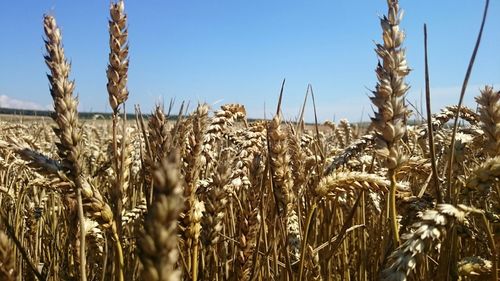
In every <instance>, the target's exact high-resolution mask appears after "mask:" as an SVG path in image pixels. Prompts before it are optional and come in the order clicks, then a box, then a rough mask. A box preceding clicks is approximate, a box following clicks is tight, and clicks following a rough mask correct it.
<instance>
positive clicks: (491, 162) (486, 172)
mask: <svg viewBox="0 0 500 281" xmlns="http://www.w3.org/2000/svg"><path fill="white" fill-rule="evenodd" d="M499 178H500V156H497V157H494V158H490V159H487V160H486V161H485V162H484V163H482V164H481V165H480V166H478V167H476V168H475V169H474V170H472V173H471V175H470V176H469V178H468V179H467V185H466V187H467V188H469V189H471V190H476V191H479V192H482V193H489V192H490V191H491V188H492V186H493V185H494V184H495V183H496V182H497V181H498V179H499Z"/></svg>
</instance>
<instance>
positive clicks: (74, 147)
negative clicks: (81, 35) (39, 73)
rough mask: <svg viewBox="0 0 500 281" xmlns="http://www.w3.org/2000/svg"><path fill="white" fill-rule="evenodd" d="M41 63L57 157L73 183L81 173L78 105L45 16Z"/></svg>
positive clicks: (57, 36) (54, 30) (57, 37)
mask: <svg viewBox="0 0 500 281" xmlns="http://www.w3.org/2000/svg"><path fill="white" fill-rule="evenodd" d="M44 30H45V36H46V40H45V49H46V50H47V55H46V56H45V63H46V64H47V66H48V67H49V70H50V74H48V75H47V77H48V78H49V82H50V94H51V95H52V99H53V101H54V110H55V112H54V113H53V114H52V119H54V121H55V122H56V123H57V128H54V132H55V134H56V135H57V136H58V137H59V140H60V143H58V144H57V147H58V153H59V157H61V159H62V160H63V163H64V165H65V167H66V168H67V169H68V170H69V171H70V173H71V177H72V178H73V179H76V178H77V177H78V176H79V175H80V173H81V151H80V146H79V143H80V141H81V130H80V128H79V125H78V112H77V105H78V101H77V99H76V98H75V97H73V90H74V88H75V84H74V82H73V81H70V80H69V72H70V65H69V63H68V62H67V60H66V58H65V56H64V49H63V47H62V36H61V32H60V29H59V28H58V27H57V24H56V20H55V19H54V17H51V16H45V18H44Z"/></svg>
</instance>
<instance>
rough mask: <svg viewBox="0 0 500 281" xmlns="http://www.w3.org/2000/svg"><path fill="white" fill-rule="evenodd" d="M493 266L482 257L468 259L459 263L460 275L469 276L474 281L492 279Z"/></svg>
mask: <svg viewBox="0 0 500 281" xmlns="http://www.w3.org/2000/svg"><path fill="white" fill-rule="evenodd" d="M492 268H493V265H492V264H491V261H489V260H485V259H483V258H481V257H466V258H463V259H462V260H460V261H459V262H458V275H460V276H464V277H465V276H467V277H469V278H471V279H473V280H487V279H488V278H491V277H490V276H491V270H492Z"/></svg>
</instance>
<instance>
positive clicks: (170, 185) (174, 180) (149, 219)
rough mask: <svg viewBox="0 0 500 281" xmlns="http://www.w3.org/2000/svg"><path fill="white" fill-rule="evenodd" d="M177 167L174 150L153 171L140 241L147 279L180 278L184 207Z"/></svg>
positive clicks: (145, 278) (153, 280) (176, 156)
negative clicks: (179, 225) (179, 227)
mask: <svg viewBox="0 0 500 281" xmlns="http://www.w3.org/2000/svg"><path fill="white" fill-rule="evenodd" d="M178 167H179V159H178V154H177V153H172V154H171V155H170V156H169V157H168V159H163V160H162V161H161V162H160V163H159V165H158V167H157V168H156V170H155V172H154V189H153V194H154V196H153V204H152V206H151V209H150V211H149V212H148V214H147V216H146V218H145V220H144V235H143V237H142V239H140V241H139V257H140V259H141V262H142V264H143V266H144V269H143V272H142V278H143V280H145V281H175V280H181V278H180V277H181V272H180V271H179V270H176V269H175V268H176V263H177V258H178V255H179V253H178V250H177V219H178V217H179V214H180V212H181V211H182V208H183V204H182V195H181V193H182V190H181V187H180V181H179V169H178Z"/></svg>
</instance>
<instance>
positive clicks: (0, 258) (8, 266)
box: [0, 230, 17, 281]
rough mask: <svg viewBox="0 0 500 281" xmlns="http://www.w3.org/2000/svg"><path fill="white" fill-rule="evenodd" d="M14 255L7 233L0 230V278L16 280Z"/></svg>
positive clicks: (9, 280) (8, 280)
mask: <svg viewBox="0 0 500 281" xmlns="http://www.w3.org/2000/svg"><path fill="white" fill-rule="evenodd" d="M16 276H17V273H16V256H15V252H14V245H13V244H12V243H11V242H10V240H9V238H8V237H7V235H6V234H5V233H4V232H3V231H1V230H0V280H5V281H15V280H16Z"/></svg>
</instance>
